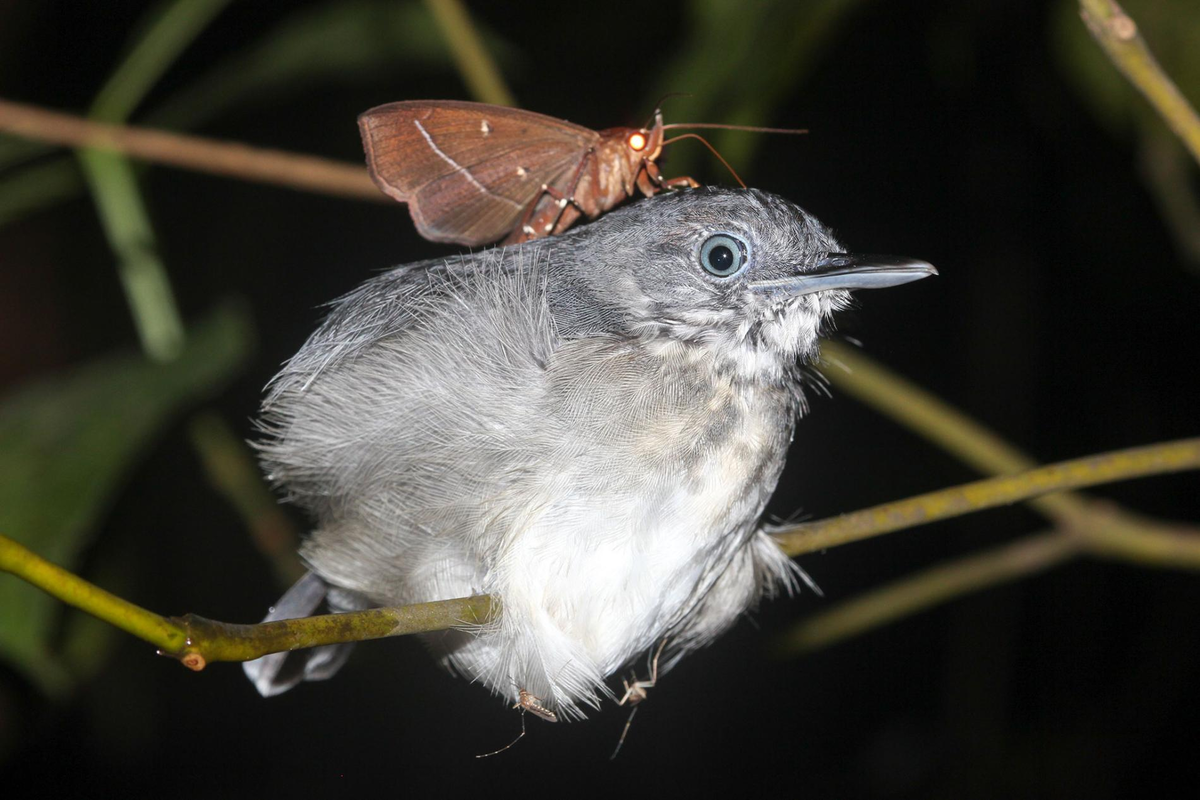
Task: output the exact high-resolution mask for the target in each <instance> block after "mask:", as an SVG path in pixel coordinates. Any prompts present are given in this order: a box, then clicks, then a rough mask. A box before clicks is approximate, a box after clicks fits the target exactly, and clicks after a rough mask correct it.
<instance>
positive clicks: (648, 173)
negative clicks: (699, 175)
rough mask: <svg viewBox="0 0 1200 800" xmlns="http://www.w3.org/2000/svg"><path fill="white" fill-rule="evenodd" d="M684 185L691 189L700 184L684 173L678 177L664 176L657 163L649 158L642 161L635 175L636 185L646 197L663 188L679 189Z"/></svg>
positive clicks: (698, 186)
mask: <svg viewBox="0 0 1200 800" xmlns="http://www.w3.org/2000/svg"><path fill="white" fill-rule="evenodd" d="M684 186H687V187H690V188H692V189H698V188H700V184H699V183H697V182H696V181H695V179H693V178H689V177H688V176H686V175H681V176H680V177H678V178H664V177H663V176H662V170H660V169H659V168H658V164H656V163H655V162H653V161H649V160H646V161H643V162H642V169H641V171H640V172H639V173H638V177H637V187H638V189H640V190H641V192H642V194H644V195H646V197H652V196H653V195H656V194H658V193H659V192H661V191H662V190H663V189H681V188H683V187H684Z"/></svg>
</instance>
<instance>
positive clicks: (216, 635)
mask: <svg viewBox="0 0 1200 800" xmlns="http://www.w3.org/2000/svg"><path fill="white" fill-rule="evenodd" d="M1197 468H1200V438H1198V439H1183V440H1179V441H1175V442H1165V443H1162V444H1157V445H1151V446H1148V447H1139V448H1133V449H1130V450H1123V451H1119V452H1115V453H1107V454H1103V455H1098V456H1091V457H1089V458H1082V459H1076V460H1074V461H1066V462H1063V463H1060V464H1054V465H1051V466H1047V467H1039V468H1038V469H1035V470H1032V471H1030V472H1027V473H1023V474H1021V475H1014V476H1006V477H1001V478H991V479H989V480H984V481H977V482H975V483H971V484H966V485H965V486H958V487H951V488H949V489H943V490H941V491H938V492H931V493H929V494H925V495H921V496H918V497H914V498H911V499H909V500H902V501H900V502H898V503H889V504H886V505H883V506H876V507H875V508H870V509H866V510H865V511H859V512H856V513H854V514H846V515H843V516H841V517H836V518H833V519H830V520H825V521H823V522H816V523H811V524H806V525H797V526H792V527H790V528H787V529H784V530H781V531H778V532H777V536H778V538H779V541H780V544H781V545H782V546H783V547H784V549H785V550H787V551H788V552H789V553H790V554H792V555H796V554H799V553H805V552H811V551H813V550H820V549H823V548H826V547H836V546H838V545H840V544H846V543H848V542H852V541H858V540H861V539H865V538H868V537H871V536H877V535H881V534H884V533H890V532H892V531H895V530H899V529H901V528H904V527H909V526H912V525H920V524H923V523H926V522H932V521H934V520H935V519H944V518H947V517H951V516H957V515H959V514H966V513H969V512H971V511H978V510H981V509H984V508H991V507H993V506H996V505H1000V504H1004V503H1012V502H1016V501H1018V500H1023V499H1026V498H1028V497H1031V496H1034V495H1037V494H1040V493H1045V492H1051V491H1058V490H1061V489H1063V488H1074V487H1079V486H1088V485H1093V484H1098V483H1105V482H1108V481H1115V480H1124V479H1127V478H1135V477H1142V476H1146V475H1153V474H1159V473H1166V472H1177V471H1180V470H1185V469H1197ZM1093 516H1095V515H1093ZM1109 519H1110V523H1111V524H1109V525H1105V526H1099V527H1097V528H1095V529H1092V528H1089V529H1087V530H1083V531H1077V532H1079V534H1080V536H1079V541H1080V542H1082V545H1081V546H1083V547H1086V548H1088V549H1090V550H1092V551H1094V552H1097V553H1102V554H1106V555H1110V556H1114V557H1120V558H1123V559H1126V560H1135V561H1140V562H1143V563H1156V564H1160V565H1161V564H1168V565H1173V566H1190V567H1193V568H1200V537H1198V536H1193V535H1190V534H1189V533H1188V531H1186V530H1184V529H1182V528H1171V527H1169V526H1164V525H1158V526H1157V527H1156V528H1153V526H1151V525H1149V524H1148V523H1147V521H1146V520H1141V519H1137V518H1134V517H1133V516H1132V515H1129V514H1127V513H1125V512H1120V511H1116V510H1113V511H1111V512H1109ZM1151 528H1153V529H1152V530H1149V529H1151ZM1065 547H1066V545H1064V548H1065ZM0 571H5V572H11V573H12V574H14V575H16V576H17V577H18V578H21V579H23V580H26V581H28V582H29V583H32V584H33V585H34V586H37V587H38V588H40V589H42V590H43V591H45V592H47V593H49V594H50V595H52V596H54V597H56V598H58V599H59V600H62V601H63V602H64V603H67V604H69V605H72V606H75V607H77V608H80V609H82V610H83V611H86V612H88V613H89V614H92V615H93V616H96V617H98V618H100V619H102V620H104V621H106V622H109V623H111V624H113V625H115V626H117V627H118V628H121V629H122V630H124V631H127V632H128V633H131V634H133V635H134V636H137V637H139V638H141V639H144V640H146V641H148V642H150V643H152V644H154V645H156V646H157V647H158V648H159V650H160V651H161V652H162V653H163V654H165V655H171V656H175V657H177V658H180V659H181V660H182V661H183V663H184V664H185V665H187V666H188V667H190V668H192V669H202V668H203V667H204V665H205V664H206V663H208V662H210V661H244V660H249V659H253V658H258V657H259V656H263V655H266V654H268V653H275V652H281V651H284V650H295V649H300V648H304V647H315V646H318V645H323V644H335V643H340V642H352V641H361V640H365V639H378V638H382V637H385V636H400V635H404V634H409V633H424V632H429V631H435V630H444V629H446V628H452V627H458V626H462V625H478V624H481V623H484V622H486V621H488V620H489V619H492V618H494V616H495V615H496V614H498V613H499V611H498V609H497V608H496V601H495V600H494V599H493V598H490V597H487V596H477V597H468V598H461V599H457V600H443V601H438V602H433V603H420V604H417V605H411V606H403V607H399V608H376V609H370V610H368V611H359V612H353V613H349V614H332V615H325V616H319V617H308V618H305V619H297V620H283V621H280V622H270V623H261V624H258V625H231V624H227V623H222V622H214V621H212V620H206V619H203V618H202V617H197V616H194V615H190V614H189V615H186V616H184V617H173V618H166V617H161V616H159V615H158V614H155V613H153V612H151V611H147V610H146V609H144V608H140V607H139V606H136V605H133V604H132V603H129V602H128V601H125V600H122V599H121V598H119V597H116V596H115V595H112V594H109V593H108V592H106V591H104V590H103V589H100V588H98V587H96V586H93V585H92V584H90V583H88V582H87V581H85V580H83V579H82V578H79V577H77V576H75V575H73V574H71V573H70V572H67V571H66V570H64V569H61V568H60V567H57V566H55V565H53V564H51V563H50V562H48V561H46V560H44V559H42V558H40V557H39V556H37V555H35V554H34V553H32V552H31V551H29V550H28V549H26V548H25V547H23V546H21V545H20V544H18V543H17V542H15V541H13V540H11V539H8V538H6V537H4V536H0ZM961 580H962V579H961V578H960V581H959V582H960V584H961ZM943 583H944V582H943ZM951 588H952V587H951ZM941 591H942V592H943V593H945V592H946V591H948V590H947V589H945V588H943V589H941ZM936 593H937V590H936V589H926V590H924V596H926V597H930V596H936Z"/></svg>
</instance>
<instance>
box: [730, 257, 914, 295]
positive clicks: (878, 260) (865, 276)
mask: <svg viewBox="0 0 1200 800" xmlns="http://www.w3.org/2000/svg"><path fill="white" fill-rule="evenodd" d="M937 274H938V271H937V268H935V267H934V266H933V264H930V263H929V262H928V261H918V260H916V259H915V258H901V257H898V256H868V255H854V254H852V253H830V254H829V255H827V256H826V257H825V258H823V259H821V260H820V262H818V263H817V266H816V268H815V269H811V270H809V271H807V272H800V273H797V274H796V275H789V276H788V277H786V278H773V279H771V280H767V281H756V282H753V283H751V284H750V286H751V287H752V288H754V289H757V290H759V291H782V292H786V293H787V294H790V295H793V296H799V295H804V294H812V293H813V292H824V291H827V290H829V289H883V288H886V287H888V286H899V285H900V284H902V283H911V282H912V281H919V280H921V279H922V278H928V277H929V276H930V275H937Z"/></svg>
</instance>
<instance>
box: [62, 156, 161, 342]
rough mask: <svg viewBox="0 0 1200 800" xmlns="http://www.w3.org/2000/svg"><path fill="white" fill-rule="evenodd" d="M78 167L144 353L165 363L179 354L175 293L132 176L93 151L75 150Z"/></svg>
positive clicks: (122, 163) (114, 159) (118, 161)
mask: <svg viewBox="0 0 1200 800" xmlns="http://www.w3.org/2000/svg"><path fill="white" fill-rule="evenodd" d="M78 155H79V163H80V165H81V166H82V167H83V175H84V177H85V178H86V179H87V182H88V185H89V186H90V187H91V191H92V197H93V198H94V199H95V202H96V210H97V211H98V212H99V214H100V220H101V222H103V223H104V232H105V234H106V235H107V236H108V242H109V246H111V247H112V249H113V252H114V254H116V256H117V265H118V269H117V274H118V275H119V277H120V279H121V287H122V288H123V289H124V291H125V298H126V300H127V301H128V303H129V308H130V311H131V312H132V315H133V321H134V325H135V326H136V327H137V331H138V337H139V338H140V339H141V343H142V349H143V350H145V351H146V355H148V356H150V358H152V359H154V360H155V361H170V360H171V359H173V358H175V357H176V356H178V355H179V353H180V352H182V350H183V340H184V335H185V334H184V330H183V320H182V318H181V317H180V315H179V308H178V306H177V305H176V303H175V294H174V292H173V291H171V282H170V279H169V278H168V277H167V271H166V268H165V267H163V264H162V262H161V260H160V259H159V257H158V253H157V251H156V249H155V247H154V234H153V231H152V229H151V227H150V220H149V219H148V216H147V213H146V208H145V204H144V203H143V202H142V196H141V193H140V192H139V191H138V188H137V178H136V176H135V175H134V174H133V168H132V167H131V166H130V164H129V162H128V161H126V160H125V159H124V158H122V157H120V156H114V155H112V154H110V153H102V152H99V151H96V150H80V151H79V153H78Z"/></svg>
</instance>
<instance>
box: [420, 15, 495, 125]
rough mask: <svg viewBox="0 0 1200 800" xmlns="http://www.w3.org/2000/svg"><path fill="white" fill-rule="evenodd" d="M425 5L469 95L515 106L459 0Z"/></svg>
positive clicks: (487, 101)
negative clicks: (444, 40) (440, 33)
mask: <svg viewBox="0 0 1200 800" xmlns="http://www.w3.org/2000/svg"><path fill="white" fill-rule="evenodd" d="M425 5H426V7H427V8H428V9H429V13H431V14H432V15H433V19H434V21H435V22H437V25H438V27H439V28H441V30H442V35H443V36H444V37H446V44H447V46H449V48H450V54H451V55H452V56H453V57H454V62H455V63H456V64H457V65H458V71H459V73H461V74H462V77H463V81H465V82H466V84H467V90H468V91H469V92H470V93H471V95H472V96H473V97H475V98H476V99H478V100H480V101H482V102H484V103H494V104H496V105H500V106H515V105H516V104H517V100H516V98H515V97H513V94H512V92H511V91H509V88H508V86H506V85H505V83H504V78H503V77H502V76H501V74H500V68H499V67H498V66H496V62H495V61H494V60H492V56H491V54H490V53H488V50H487V48H486V47H484V45H483V40H482V39H481V38H480V36H479V32H478V31H477V30H476V29H475V24H474V23H473V22H472V21H471V15H470V14H469V13H468V12H467V9H466V8H465V7H464V6H463V4H462V3H461V2H460V0H425Z"/></svg>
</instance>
